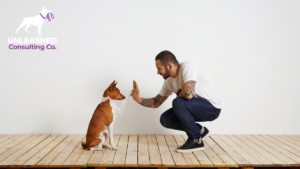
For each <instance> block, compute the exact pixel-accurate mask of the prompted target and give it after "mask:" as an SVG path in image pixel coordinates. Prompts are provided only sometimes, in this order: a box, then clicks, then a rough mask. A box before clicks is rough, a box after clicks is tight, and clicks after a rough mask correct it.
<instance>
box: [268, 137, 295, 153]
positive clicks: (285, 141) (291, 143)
mask: <svg viewBox="0 0 300 169" xmlns="http://www.w3.org/2000/svg"><path fill="white" fill-rule="evenodd" d="M270 136H271V137H273V138H275V139H277V140H279V141H280V142H282V143H284V144H286V145H288V146H290V147H292V148H294V149H295V150H297V151H300V146H298V145H297V144H295V143H293V142H290V141H288V140H286V139H284V138H283V137H281V136H280V135H270Z"/></svg>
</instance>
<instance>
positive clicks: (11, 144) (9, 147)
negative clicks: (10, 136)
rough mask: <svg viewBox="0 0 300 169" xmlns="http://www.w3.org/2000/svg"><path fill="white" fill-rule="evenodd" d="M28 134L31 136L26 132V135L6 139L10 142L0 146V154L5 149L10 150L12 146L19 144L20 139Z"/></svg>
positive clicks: (28, 135) (25, 137)
mask: <svg viewBox="0 0 300 169" xmlns="http://www.w3.org/2000/svg"><path fill="white" fill-rule="evenodd" d="M30 136H31V135H30V134H26V135H21V136H20V137H18V138H17V139H15V140H7V141H11V142H10V143H8V144H6V145H5V146H3V147H2V148H0V155H1V154H3V153H5V152H6V151H8V150H10V149H11V148H13V147H14V146H16V145H18V144H20V143H21V142H22V141H24V140H25V139H27V138H28V137H30ZM4 142H6V141H4Z"/></svg>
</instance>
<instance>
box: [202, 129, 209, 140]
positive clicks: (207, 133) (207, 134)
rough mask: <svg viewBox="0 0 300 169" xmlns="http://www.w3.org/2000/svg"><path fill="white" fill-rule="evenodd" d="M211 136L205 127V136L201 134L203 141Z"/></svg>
mask: <svg viewBox="0 0 300 169" xmlns="http://www.w3.org/2000/svg"><path fill="white" fill-rule="evenodd" d="M200 132H201V131H200ZM209 135H210V133H209V130H208V129H207V128H206V127H204V132H203V134H201V138H202V140H204V139H205V138H207V137H208V136H209Z"/></svg>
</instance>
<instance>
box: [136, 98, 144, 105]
mask: <svg viewBox="0 0 300 169" xmlns="http://www.w3.org/2000/svg"><path fill="white" fill-rule="evenodd" d="M135 101H136V102H137V103H139V104H140V103H141V102H142V101H143V99H142V98H140V97H139V98H137V99H135Z"/></svg>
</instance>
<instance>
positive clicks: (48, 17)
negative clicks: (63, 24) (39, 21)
mask: <svg viewBox="0 0 300 169" xmlns="http://www.w3.org/2000/svg"><path fill="white" fill-rule="evenodd" d="M49 14H50V16H51V18H50V16H49ZM40 15H41V17H42V18H43V19H48V21H49V22H51V19H54V15H53V14H52V13H50V12H48V13H47V16H46V18H45V17H44V16H43V15H42V14H41V13H40Z"/></svg>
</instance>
